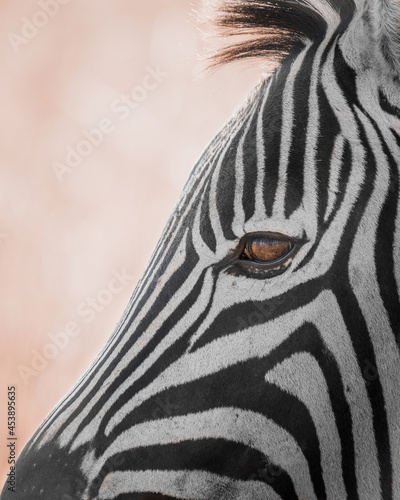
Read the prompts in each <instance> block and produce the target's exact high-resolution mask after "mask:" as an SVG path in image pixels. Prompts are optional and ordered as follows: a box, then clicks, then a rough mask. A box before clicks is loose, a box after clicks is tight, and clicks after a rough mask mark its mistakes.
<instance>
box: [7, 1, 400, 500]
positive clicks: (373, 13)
mask: <svg viewBox="0 0 400 500" xmlns="http://www.w3.org/2000/svg"><path fill="white" fill-rule="evenodd" d="M295 3H296V2H283V1H281V2H262V1H258V2H255V1H253V2H250V1H244V2H243V5H244V6H246V5H247V6H252V5H253V6H254V5H258V6H259V7H260V6H264V7H268V5H267V4H271V5H272V4H274V5H275V7H273V8H278V7H277V5H279V6H280V7H279V8H281V7H285V8H287V7H290V6H291V5H294V4H295ZM299 3H300V4H302V5H307V7H308V8H311V9H313V10H314V11H315V12H316V13H317V14H318V16H319V17H320V19H321V20H325V24H326V29H325V32H324V36H323V37H322V38H321V37H319V36H318V37H316V39H315V40H313V39H310V38H309V37H306V36H305V37H304V38H303V40H302V42H301V43H302V47H303V48H302V49H301V50H297V49H296V50H295V49H293V50H294V52H293V53H292V55H290V56H289V57H285V58H284V61H283V62H282V64H281V66H280V67H279V69H278V70H277V71H276V73H275V74H274V75H273V76H272V77H270V78H269V79H267V80H265V81H262V82H261V84H260V85H259V86H258V88H257V89H255V91H254V92H253V94H252V95H251V96H250V97H249V98H248V100H247V101H246V103H245V104H244V105H243V107H242V108H241V110H240V111H239V112H238V113H237V114H236V115H235V116H234V117H233V119H232V120H231V121H230V122H229V123H228V124H227V125H226V126H225V127H224V128H223V130H222V131H221V132H220V134H219V135H218V136H217V137H216V138H215V140H214V141H213V142H212V143H211V144H210V146H209V147H208V149H207V150H206V152H205V153H204V155H203V157H202V158H201V159H200V161H199V163H198V164H197V165H196V167H195V169H194V170H193V172H192V174H191V176H190V178H189V180H188V183H187V185H186V186H185V189H184V192H183V194H182V196H181V199H180V201H179V202H178V204H177V207H176V209H175V211H174V213H173V214H172V216H171V218H170V220H169V222H168V224H167V226H166V228H165V230H164V233H163V235H162V236H161V239H160V242H159V244H158V246H157V248H156V249H155V251H154V254H153V256H152V258H151V260H150V262H149V265H148V268H147V270H146V271H145V273H144V275H143V277H142V279H141V281H140V282H139V284H138V286H137V288H136V290H135V292H134V295H133V297H132V299H131V301H130V303H129V305H128V307H127V309H126V311H125V313H124V315H123V317H122V319H121V321H120V323H119V325H118V327H117V329H116V331H115V332H114V334H113V335H112V337H111V338H110V340H109V342H108V344H107V345H106V346H105V348H104V350H103V352H102V353H101V355H100V356H99V357H98V359H96V361H95V362H94V364H93V365H92V367H91V368H90V369H89V370H88V372H87V373H86V375H85V376H84V377H83V378H82V380H81V381H80V382H79V383H78V384H77V385H76V387H75V388H74V389H73V390H72V391H71V392H70V394H68V395H67V396H66V397H65V399H64V400H63V402H62V403H61V404H60V405H59V406H58V407H56V408H55V409H54V411H53V412H52V414H51V415H50V416H49V417H48V418H47V420H46V421H45V422H44V423H43V424H42V426H41V428H40V429H39V430H38V431H37V432H36V434H35V436H34V437H33V438H32V440H31V441H30V443H29V444H28V446H27V447H26V448H25V450H24V452H23V453H22V455H21V457H20V459H19V463H18V474H19V478H20V484H19V495H18V498H19V499H21V500H25V499H28V498H29V499H32V498H35V499H36V498H38V499H39V498H40V499H46V500H47V499H54V498H57V499H63V500H67V499H69V500H72V499H81V500H94V499H96V500H128V499H129V500H135V499H138V500H139V499H140V500H144V499H163V498H178V499H193V500H200V499H204V500H245V499H248V500H400V351H399V344H400V334H399V331H400V302H399V290H400V250H399V248H400V218H399V204H400V192H399V167H400V92H399V90H400V89H399V86H398V85H399V78H398V77H399V74H400V71H399V66H398V64H399V58H398V50H399V40H398V38H397V33H399V32H400V30H399V31H396V29H395V28H396V27H398V26H399V24H400V18H399V16H398V12H399V2H398V1H397V0H381V5H378V1H377V0H376V1H375V0H367V1H365V2H364V1H363V0H354V4H353V3H352V2H350V1H346V2H343V6H344V4H346V9H341V6H342V2H341V1H340V0H331V1H330V2H327V1H325V0H314V1H313V0H309V2H305V1H304V2H299ZM349 8H350V9H351V11H352V12H353V14H352V15H353V17H352V18H349V17H348V12H349ZM344 11H345V12H346V17H345V18H344V17H343V12H344ZM249 12H250V11H249ZM340 12H342V16H341V14H340ZM267 19H268V16H266V21H265V22H266V23H267ZM259 29H261V28H260V27H258V28H257V30H259ZM259 34H260V33H259V31H257V33H256V35H257V36H259ZM296 47H297V46H296ZM236 50H239V51H240V47H239V48H237V49H236ZM236 53H237V54H238V52H236ZM226 54H227V53H226ZM250 55H256V56H259V54H258V53H253V54H251V50H250V51H249V50H247V52H246V55H245V56H246V57H248V56H250ZM367 56H368V57H367ZM227 59H228V60H229V59H230V58H229V57H228V58H227ZM259 231H272V232H278V233H282V234H285V235H287V236H290V237H291V238H293V239H295V240H296V241H297V242H298V243H297V251H296V252H295V253H293V256H292V257H290V258H289V259H287V260H286V261H285V263H284V264H283V263H282V264H276V265H275V267H272V268H271V267H270V268H268V270H265V268H263V267H260V266H258V265H255V264H252V263H249V262H243V261H241V260H240V259H239V255H238V250H237V249H238V245H240V242H241V240H242V239H243V237H244V235H246V234H250V233H254V232H255V233H256V232H259ZM32 486H35V487H36V490H32ZM40 489H41V490H42V494H40V495H39V494H37V493H35V491H36V492H37V491H38V490H40ZM8 498H12V496H11V495H7V492H6V491H3V494H2V496H1V500H6V499H8Z"/></svg>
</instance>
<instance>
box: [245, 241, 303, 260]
mask: <svg viewBox="0 0 400 500" xmlns="http://www.w3.org/2000/svg"><path fill="white" fill-rule="evenodd" d="M292 248H293V244H292V242H291V241H290V240H288V239H283V238H282V237H276V236H273V235H271V236H256V237H253V238H251V239H249V240H248V241H247V242H246V246H245V248H244V250H243V254H242V259H244V260H251V261H254V262H275V261H277V260H279V259H282V258H283V257H285V256H286V255H288V253H289V252H290V251H291V250H292Z"/></svg>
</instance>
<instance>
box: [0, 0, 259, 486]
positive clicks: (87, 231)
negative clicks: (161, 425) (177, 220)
mask: <svg viewBox="0 0 400 500" xmlns="http://www.w3.org/2000/svg"><path fill="white" fill-rule="evenodd" d="M198 7H199V2H196V1H194V2H188V1H184V0H168V2H167V1H165V0H153V1H152V2H144V1H140V2H139V1H137V0H136V1H128V0H83V1H79V2H78V1H77V0H42V1H38V0H24V1H23V2H15V1H13V0H3V1H2V2H1V4H0V14H1V15H0V33H1V46H0V50H1V61H2V65H1V68H2V71H1V77H0V93H1V96H2V99H1V101H2V107H1V111H2V112H1V117H0V134H1V142H0V144H1V150H0V263H1V264H0V273H1V275H0V276H1V289H0V294H1V300H0V307H1V338H0V342H1V346H0V348H1V350H0V353H1V354H0V355H1V364H0V373H1V384H0V417H1V418H0V422H2V424H1V425H0V459H1V462H0V464H1V470H0V472H1V474H2V477H3V478H4V477H5V474H6V473H7V472H8V470H9V469H8V465H7V456H8V453H7V446H6V444H7V441H6V438H7V425H6V422H7V386H9V385H14V386H16V387H17V411H18V417H17V418H18V420H17V428H16V431H17V432H16V433H17V437H18V450H17V451H18V453H19V452H20V451H21V450H22V448H23V446H24V444H25V443H26V441H27V440H28V439H29V437H30V436H31V434H32V433H33V432H34V430H35V429H36V428H37V427H38V426H39V424H40V423H41V421H42V420H43V418H44V417H45V416H46V414H47V413H48V412H49V411H50V410H51V409H52V407H53V406H54V405H55V404H56V403H57V402H58V401H59V400H60V398H61V397H62V396H63V395H64V394H65V393H66V392H67V391H68V390H69V389H70V388H71V387H72V385H73V384H74V383H75V382H76V381H77V379H78V378H79V377H80V376H81V375H82V374H83V373H84V371H85V369H86V368H87V367H88V366H89V364H90V362H91V361H92V360H93V358H94V357H95V355H96V354H97V353H98V352H99V350H100V349H101V347H102V346H103V345H104V343H105V341H106V339H107V338H108V337H109V335H110V334H111V332H112V330H113V328H114V326H115V325H116V323H117V321H118V319H119V317H120V315H121V314H122V312H123V310H124V308H125V306H126V304H127V303H128V300H129V297H130V295H131V293H132V291H133V289H134V287H135V284H136V282H137V280H138V279H139V277H140V275H141V273H142V272H143V270H144V268H145V265H146V262H147V261H148V259H149V257H150V254H151V252H152V250H153V247H154V246H155V244H156V242H157V240H158V238H159V236H160V233H161V231H162V228H163V226H164V224H165V222H166V220H167V218H168V216H169V214H170V212H171V210H172V208H173V206H174V204H175V202H176V201H177V199H178V196H179V193H180V191H181V190H182V187H183V185H184V183H185V180H186V178H187V177H188V175H189V172H190V170H191V168H192V166H193V165H194V163H195V161H196V160H197V158H198V157H199V156H200V154H201V153H202V151H203V150H204V148H205V147H206V145H207V143H208V142H209V141H210V140H211V139H212V137H213V136H214V135H215V134H216V132H217V131H218V129H219V128H220V127H221V126H222V124H223V123H224V121H225V120H226V119H227V118H228V117H229V116H230V115H231V114H232V112H233V110H234V108H235V107H236V106H237V105H239V104H240V103H241V102H242V100H243V98H244V96H245V95H246V93H247V92H248V91H249V90H250V89H251V88H252V87H253V85H254V84H255V83H256V81H257V80H258V78H259V76H260V74H261V69H260V68H259V67H254V65H253V66H251V65H250V66H249V65H247V66H243V65H239V66H230V67H228V68H223V69H222V70H219V71H218V72H217V73H212V74H210V73H205V72H204V71H203V70H204V67H205V65H204V64H199V63H198V61H197V55H198V54H201V53H204V50H203V47H204V43H202V42H201V37H200V34H199V30H198V26H197V25H196V19H195V16H194V15H192V14H191V9H192V8H198ZM46 11H47V13H46ZM154 72H158V73H159V74H160V75H161V74H162V75H161V76H158V77H156V78H155V77H154V76H151V75H152V73H154ZM167 74H168V75H167ZM146 75H150V76H146ZM157 79H158V81H157ZM143 84H145V85H146V86H147V87H148V88H149V90H147V91H146V92H145V93H144V92H143ZM138 85H139V86H142V89H138V88H137V86H138ZM132 91H133V92H134V97H132V98H131V99H132V100H131V105H132V106H133V108H134V109H131V108H124V109H125V112H124V111H123V110H122V107H121V106H122V105H121V99H122V98H123V97H122V96H124V95H128V94H130V93H131V92H132ZM132 103H133V104H132ZM127 109H129V111H127ZM118 110H119V111H118ZM104 120H106V121H104ZM106 124H107V125H106ZM100 125H102V126H103V128H104V130H107V131H108V132H109V133H103V137H100V135H98V134H97V138H96V137H94V136H93V137H92V140H93V142H96V141H97V142H98V144H97V145H92V146H91V147H89V146H88V144H87V143H86V145H85V144H82V141H83V140H85V136H87V134H88V133H89V132H88V131H90V130H92V129H95V128H96V129H97V128H99V126H100ZM107 127H108V128H107ZM94 135H96V134H94ZM95 139H96V140H95ZM85 148H86V149H85ZM71 150H74V151H75V154H74V153H71ZM78 150H79V151H81V153H82V154H81V155H80V156H81V159H79V158H77V156H76V152H77V151H78ZM67 151H69V154H70V155H71V154H72V155H73V156H74V157H75V163H76V164H77V166H74V167H68V165H67V164H66V161H67ZM84 155H86V156H84ZM56 162H58V163H56ZM60 164H63V165H64V166H67V167H68V170H69V171H65V172H63V171H62V167H60ZM66 170H67V169H66ZM123 269H125V270H126V272H127V273H129V275H131V276H132V280H131V281H130V282H129V283H128V284H125V285H124V286H121V287H120V290H119V291H118V292H113V293H112V294H111V293H110V291H109V283H110V279H111V278H112V277H113V274H115V273H116V272H121V271H122V270H123ZM107 290H108V291H107ZM99 294H100V295H99ZM97 295H99V296H100V297H101V298H102V299H101V300H102V301H103V303H104V304H103V305H102V306H101V307H100V308H98V309H101V310H97V311H96V310H94V309H93V308H92V307H89V306H88V302H87V301H88V297H96V296H97ZM88 309H91V311H92V314H89V313H88ZM84 310H85V311H86V315H85V316H83V315H82V314H79V311H80V312H81V313H82V311H84ZM89 319H90V321H89ZM71 322H74V323H75V324H76V325H77V326H78V328H79V330H80V334H79V335H77V336H76V337H74V338H71V339H70V341H69V342H68V344H67V345H66V346H65V347H63V348H60V349H56V351H54V342H52V340H51V338H50V337H49V335H51V334H57V333H58V332H62V331H65V329H66V328H67V325H68V324H69V323H71ZM48 344H53V348H48V347H47V349H48V350H47V351H46V352H47V353H48V354H50V357H53V359H47V360H45V363H47V364H46V366H41V367H39V366H38V364H36V365H34V364H33V363H35V361H34V360H35V356H37V354H36V353H39V354H41V355H42V354H43V349H45V350H46V345H48ZM49 349H50V350H49ZM52 349H53V350H52ZM47 357H49V356H47ZM36 362H37V361H36ZM42 364H43V362H42ZM34 368H36V369H34ZM38 368H39V369H38ZM29 370H32V372H30V371H29Z"/></svg>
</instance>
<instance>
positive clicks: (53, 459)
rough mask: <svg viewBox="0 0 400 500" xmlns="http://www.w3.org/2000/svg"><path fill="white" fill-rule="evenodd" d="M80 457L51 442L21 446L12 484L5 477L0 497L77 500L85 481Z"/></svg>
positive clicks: (33, 499) (36, 499) (8, 498)
mask: <svg viewBox="0 0 400 500" xmlns="http://www.w3.org/2000/svg"><path fill="white" fill-rule="evenodd" d="M80 458H81V457H79V456H75V453H72V454H68V453H67V452H65V450H60V449H59V448H57V447H55V446H54V445H45V446H43V447H42V448H40V449H39V450H35V449H33V448H32V449H28V447H27V448H25V450H24V451H23V452H22V454H21V456H20V457H19V459H18V460H17V463H16V468H15V481H14V486H13V487H12V486H11V483H10V482H8V481H7V482H6V483H5V485H4V487H3V491H2V493H1V496H0V500H11V499H13V500H14V499H16V498H17V499H18V500H55V499H57V500H81V499H82V498H83V494H84V491H85V489H86V481H85V480H84V478H83V476H82V474H81V472H80V469H79V464H80V461H81V460H80Z"/></svg>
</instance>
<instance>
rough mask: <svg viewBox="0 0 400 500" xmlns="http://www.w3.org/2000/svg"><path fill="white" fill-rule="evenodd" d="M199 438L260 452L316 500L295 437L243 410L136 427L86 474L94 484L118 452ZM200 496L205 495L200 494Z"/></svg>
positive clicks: (301, 492)
mask: <svg viewBox="0 0 400 500" xmlns="http://www.w3.org/2000/svg"><path fill="white" fill-rule="evenodd" d="M200 439H224V440H226V441H233V442H236V443H242V444H244V445H246V446H249V447H251V448H252V449H254V450H258V451H260V452H261V453H262V454H264V455H265V456H266V457H268V459H269V460H271V461H272V463H273V464H275V465H278V466H280V467H282V468H283V469H284V470H285V471H287V472H288V474H290V476H291V478H292V480H293V485H294V488H295V490H296V493H297V495H298V497H299V498H307V499H308V500H317V498H316V496H315V492H314V488H313V484H312V481H311V476H310V471H309V466H308V462H307V460H306V458H305V457H304V454H303V452H302V450H301V449H300V447H299V446H298V444H297V442H296V441H295V440H294V439H293V437H292V436H291V435H290V434H289V433H288V432H287V431H285V430H284V429H283V428H281V427H280V426H279V425H277V424H275V423H274V422H273V421H272V420H269V419H267V418H265V417H264V416H263V415H260V414H258V413H254V412H252V411H243V410H241V409H240V408H216V409H214V410H210V411H206V412H204V413H194V414H189V415H185V416H181V417H171V418H169V419H161V420H156V421H151V422H146V423H143V424H139V425H136V426H134V427H132V428H130V429H129V430H127V431H125V432H124V433H122V434H121V435H120V436H118V438H117V439H116V440H115V441H114V443H113V444H112V445H111V446H110V447H109V448H108V449H107V451H106V452H105V453H104V454H103V456H102V457H101V459H100V460H98V461H97V462H96V463H95V465H94V466H93V463H92V462H91V461H89V462H88V463H86V464H85V462H84V468H83V471H84V473H85V475H87V476H88V478H89V480H90V481H93V480H95V479H96V476H98V474H99V473H100V471H101V468H102V467H103V466H104V464H105V463H106V462H107V460H108V459H109V458H111V457H112V456H114V455H115V454H117V453H122V452H124V451H129V450H130V449H132V448H138V447H145V446H153V445H167V444H170V443H179V442H182V441H188V440H200ZM189 446H190V445H189ZM210 459H212V456H211V457H210ZM254 472H256V471H254ZM193 493H195V490H194V491H193ZM200 493H203V492H202V491H201V490H200V491H198V492H197V494H200ZM234 498H236V497H234Z"/></svg>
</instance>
